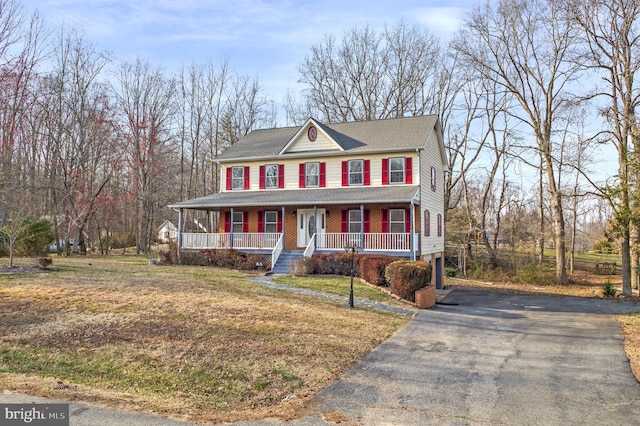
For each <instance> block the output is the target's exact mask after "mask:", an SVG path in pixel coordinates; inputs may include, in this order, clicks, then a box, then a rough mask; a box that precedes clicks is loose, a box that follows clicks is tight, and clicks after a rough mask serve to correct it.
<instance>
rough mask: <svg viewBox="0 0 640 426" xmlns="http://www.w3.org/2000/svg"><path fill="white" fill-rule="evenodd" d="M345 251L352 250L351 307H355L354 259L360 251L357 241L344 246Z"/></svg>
mask: <svg viewBox="0 0 640 426" xmlns="http://www.w3.org/2000/svg"><path fill="white" fill-rule="evenodd" d="M344 251H346V252H347V253H349V252H351V289H350V290H349V307H350V308H353V260H354V258H355V255H356V253H357V252H359V251H360V247H358V245H356V243H351V244H347V245H345V246H344Z"/></svg>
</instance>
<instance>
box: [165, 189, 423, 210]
mask: <svg viewBox="0 0 640 426" xmlns="http://www.w3.org/2000/svg"><path fill="white" fill-rule="evenodd" d="M417 191H418V186H417V185H398V186H393V185H389V186H382V187H368V186H366V187H365V186H359V187H345V188H317V189H309V188H306V189H288V190H276V189H274V190H272V191H228V192H220V193H217V194H211V195H207V196H206V197H201V198H195V199H192V200H187V201H183V202H180V203H174V204H170V205H169V207H171V208H186V209H196V210H217V209H219V208H221V207H278V206H313V205H320V206H327V205H337V204H350V205H352V204H361V203H363V204H364V203H369V204H370V203H385V204H386V203H409V202H411V201H412V200H413V201H414V202H415V203H416V204H419V200H418V199H417V198H416V195H417Z"/></svg>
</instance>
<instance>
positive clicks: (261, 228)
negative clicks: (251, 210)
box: [258, 210, 264, 232]
mask: <svg viewBox="0 0 640 426" xmlns="http://www.w3.org/2000/svg"><path fill="white" fill-rule="evenodd" d="M258 232H264V212H263V211H262V210H258Z"/></svg>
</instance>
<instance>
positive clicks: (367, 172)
mask: <svg viewBox="0 0 640 426" xmlns="http://www.w3.org/2000/svg"><path fill="white" fill-rule="evenodd" d="M364 185H365V186H369V185H371V160H364Z"/></svg>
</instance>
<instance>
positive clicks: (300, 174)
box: [298, 163, 307, 188]
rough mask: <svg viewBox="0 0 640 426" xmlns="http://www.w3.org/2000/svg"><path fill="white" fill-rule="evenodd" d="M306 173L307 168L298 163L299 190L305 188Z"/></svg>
mask: <svg viewBox="0 0 640 426" xmlns="http://www.w3.org/2000/svg"><path fill="white" fill-rule="evenodd" d="M306 172H307V168H306V165H305V164H304V163H300V166H299V168H298V187H299V188H304V187H305V179H304V178H305V174H306Z"/></svg>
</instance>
